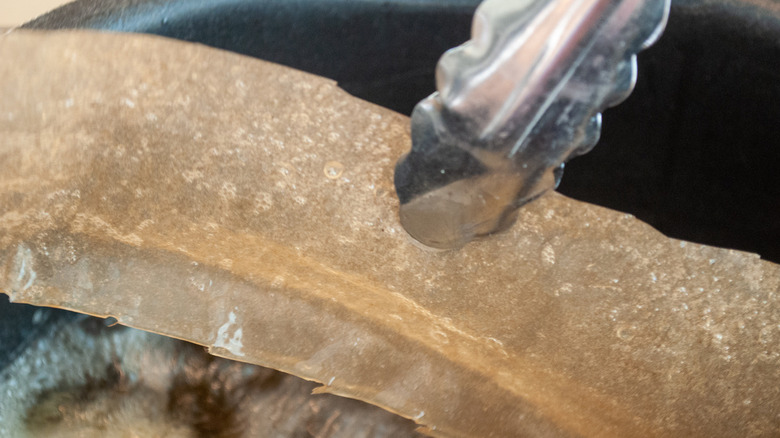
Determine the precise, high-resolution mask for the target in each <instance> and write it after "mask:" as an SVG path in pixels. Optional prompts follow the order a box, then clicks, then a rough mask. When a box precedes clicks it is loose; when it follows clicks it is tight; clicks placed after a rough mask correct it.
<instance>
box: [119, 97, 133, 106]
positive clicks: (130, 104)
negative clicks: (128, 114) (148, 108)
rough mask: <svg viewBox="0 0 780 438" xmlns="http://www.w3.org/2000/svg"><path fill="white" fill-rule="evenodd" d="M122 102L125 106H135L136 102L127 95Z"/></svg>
mask: <svg viewBox="0 0 780 438" xmlns="http://www.w3.org/2000/svg"><path fill="white" fill-rule="evenodd" d="M121 102H122V105H124V106H126V107H128V108H135V102H133V101H132V100H130V99H128V98H126V97H123V98H122V101H121Z"/></svg>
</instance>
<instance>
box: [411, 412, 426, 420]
mask: <svg viewBox="0 0 780 438" xmlns="http://www.w3.org/2000/svg"><path fill="white" fill-rule="evenodd" d="M424 415H425V411H420V413H419V414H417V416H416V417H414V420H415V421H417V420H419V419H420V418H422V417H423V416H424Z"/></svg>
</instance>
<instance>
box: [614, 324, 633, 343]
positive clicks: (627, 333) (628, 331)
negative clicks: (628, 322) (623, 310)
mask: <svg viewBox="0 0 780 438" xmlns="http://www.w3.org/2000/svg"><path fill="white" fill-rule="evenodd" d="M617 337H618V338H620V339H622V340H624V341H630V340H632V339H634V327H629V326H622V327H618V329H617Z"/></svg>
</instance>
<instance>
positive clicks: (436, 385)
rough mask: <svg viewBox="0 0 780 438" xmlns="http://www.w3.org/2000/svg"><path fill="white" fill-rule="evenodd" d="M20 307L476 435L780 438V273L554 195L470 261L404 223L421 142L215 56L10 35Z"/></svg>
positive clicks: (0, 106) (11, 212)
mask: <svg viewBox="0 0 780 438" xmlns="http://www.w3.org/2000/svg"><path fill="white" fill-rule="evenodd" d="M0 57H1V58H2V59H11V60H14V61H13V62H4V63H2V64H0V95H2V96H3V100H2V101H0V163H1V165H2V173H0V206H2V208H1V210H0V290H3V291H4V292H6V293H8V294H9V295H10V296H11V298H12V300H14V301H21V302H34V303H37V304H41V305H50V306H58V307H66V308H73V309H78V310H80V311H83V312H88V313H92V314H97V315H109V314H110V315H115V316H116V317H117V318H118V319H119V320H120V322H122V323H123V324H126V325H131V326H134V327H139V328H144V329H147V330H151V331H155V332H160V333H163V334H168V335H171V336H174V337H180V338H187V339H190V340H192V341H194V342H197V343H201V344H204V345H209V346H212V347H213V348H212V351H213V352H214V353H216V354H219V355H224V356H227V357H233V358H237V359H239V360H242V361H248V362H254V363H259V364H262V365H266V366H270V367H273V368H277V369H281V370H284V371H287V372H290V373H293V374H295V375H298V376H301V377H304V378H307V379H312V380H316V381H319V382H322V383H325V384H326V386H325V387H323V388H322V390H323V391H328V392H334V393H337V394H343V395H348V396H350V397H355V398H360V399H363V400H367V401H371V402H372V403H375V404H378V405H380V406H383V407H386V408H388V409H390V410H392V411H394V412H398V413H400V414H402V415H404V416H406V417H409V418H414V419H415V420H416V421H417V422H418V423H421V424H423V425H425V426H427V427H428V428H429V430H430V431H431V432H432V433H441V434H448V435H453V436H506V435H517V434H523V433H525V434H528V435H532V436H559V435H564V436H565V435H599V436H641V437H645V436H713V435H719V436H724V435H726V436H761V435H763V436H768V435H773V434H777V433H780V417H778V412H780V409H779V408H780V401H779V400H780V388H779V387H778V386H777V384H776V382H777V381H778V379H780V347H779V346H778V344H779V343H780V306H779V305H778V285H779V284H780V269H778V266H777V265H774V264H771V263H768V262H763V261H761V260H760V259H759V258H758V257H757V256H755V255H751V254H746V253H740V252H734V251H727V250H721V249H716V248H711V247H705V246H701V245H696V244H691V243H688V244H686V243H684V242H680V241H676V240H671V239H667V238H665V237H664V236H662V235H661V234H659V233H657V232H656V231H655V230H653V229H651V228H650V227H648V226H647V225H645V224H643V223H641V222H639V221H637V220H635V219H634V218H632V217H630V216H626V215H624V214H620V213H617V212H613V211H609V210H605V209H602V208H599V207H595V206H591V205H587V204H582V203H579V202H575V201H572V200H569V199H567V198H564V197H562V196H559V195H556V194H552V195H549V196H545V197H543V198H542V199H540V200H538V201H536V202H534V203H532V204H530V205H528V206H527V207H526V208H524V209H523V210H522V211H521V213H520V218H519V220H518V223H517V225H515V226H514V227H513V228H512V229H511V230H509V231H508V232H506V233H504V234H502V235H500V236H496V237H495V238H491V239H487V240H485V241H482V242H477V243H472V244H469V245H467V246H466V247H465V248H463V249H462V250H460V251H457V252H433V251H429V250H424V249H421V248H419V247H417V246H415V245H414V244H413V243H412V241H411V239H410V238H408V237H407V236H406V235H405V234H404V232H403V230H402V229H401V227H400V226H399V224H398V219H397V215H396V214H397V213H396V211H397V207H398V205H397V201H396V198H395V197H394V194H393V192H392V167H393V164H394V162H395V161H396V160H397V158H398V157H399V156H400V155H401V154H402V153H403V152H404V151H405V150H407V149H408V147H409V138H408V132H407V125H408V121H407V119H405V118H403V117H401V116H399V115H396V114H393V113H390V112H387V111H385V110H382V109H381V108H378V107H375V106H372V105H369V104H366V103H363V102H360V101H357V100H356V99H354V98H351V97H349V96H347V95H346V94H345V93H343V92H341V91H339V90H338V88H337V87H336V86H335V85H334V84H333V83H331V82H328V81H325V80H322V79H319V78H316V77H313V76H310V75H306V74H302V73H298V72H294V71H290V70H287V69H283V68H280V67H277V66H273V65H269V64H266V63H263V62H260V61H256V60H251V59H248V58H243V57H240V56H237V55H232V54H228V53H222V52H219V51H216V50H213V49H208V48H205V47H202V46H196V45H190V44H186V43H180V42H172V41H166V40H162V39H159V38H153V37H143V36H127V35H125V36H115V35H95V34H92V35H90V34H85V33H69V34H56V35H45V34H39V35H35V34H29V33H24V32H19V31H17V32H12V33H10V34H8V35H6V36H3V37H0Z"/></svg>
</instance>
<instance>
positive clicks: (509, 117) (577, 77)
mask: <svg viewBox="0 0 780 438" xmlns="http://www.w3.org/2000/svg"><path fill="white" fill-rule="evenodd" d="M669 3H670V1H669V0H486V1H484V2H483V3H482V4H481V5H480V6H479V8H478V9H477V11H476V14H475V16H474V22H473V25H472V39H471V40H470V41H468V42H466V43H465V44H463V45H461V46H459V47H456V48H454V49H451V50H450V51H448V52H447V53H445V54H444V56H442V58H441V59H440V61H439V64H438V66H437V69H436V83H437V89H438V91H437V92H436V93H434V94H432V95H431V96H429V97H427V98H426V99H424V100H422V101H421V102H420V103H418V104H417V106H416V108H415V109H414V112H413V114H412V140H413V145H412V150H411V152H410V153H409V154H407V155H406V156H404V157H403V158H402V159H401V160H400V161H399V162H398V164H397V166H396V171H395V186H396V192H397V194H398V197H399V199H400V202H401V211H400V216H401V223H402V224H403V226H404V228H405V229H406V230H407V232H409V234H411V235H412V237H414V238H415V239H417V240H419V241H420V242H422V243H423V244H425V245H428V246H431V247H435V248H447V249H450V248H458V247H460V246H462V245H464V244H466V243H467V242H469V241H470V240H472V239H474V238H475V237H479V236H484V235H488V234H491V233H495V232H498V231H501V230H504V229H506V228H508V227H509V226H511V225H512V224H513V223H514V221H515V218H516V216H517V209H518V208H519V207H520V206H522V205H523V204H525V203H527V202H529V201H531V200H533V199H535V198H537V197H538V196H540V195H541V194H543V193H544V192H545V191H547V190H550V189H551V188H555V187H557V185H558V183H559V182H560V179H561V176H562V174H563V166H564V163H565V162H566V161H567V160H569V159H570V158H573V157H575V156H578V155H581V154H584V153H586V152H588V151H589V150H590V149H592V148H593V146H594V145H595V144H596V142H597V141H598V139H599V135H600V131H601V114H600V112H601V111H603V110H604V109H605V108H608V107H610V106H614V105H617V104H618V103H620V102H622V101H623V100H624V99H625V98H626V97H628V95H629V94H630V93H631V91H632V89H633V87H634V84H635V82H636V77H637V65H636V53H637V52H638V51H640V50H642V49H644V48H646V47H648V46H649V45H651V44H652V43H653V42H655V40H656V39H657V38H658V37H659V36H660V34H661V33H662V31H663V29H664V26H665V24H666V20H667V17H668V14H669V6H670V5H669Z"/></svg>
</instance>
